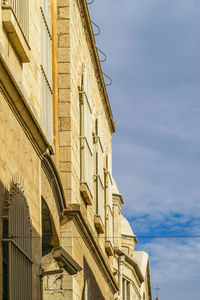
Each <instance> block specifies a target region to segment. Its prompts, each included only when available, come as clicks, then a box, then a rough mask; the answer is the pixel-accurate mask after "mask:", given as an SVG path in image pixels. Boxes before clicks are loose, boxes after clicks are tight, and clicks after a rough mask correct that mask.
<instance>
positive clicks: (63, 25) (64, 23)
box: [57, 19, 70, 34]
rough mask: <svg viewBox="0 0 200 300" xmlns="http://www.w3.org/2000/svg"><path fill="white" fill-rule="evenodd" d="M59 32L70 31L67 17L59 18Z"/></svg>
mask: <svg viewBox="0 0 200 300" xmlns="http://www.w3.org/2000/svg"><path fill="white" fill-rule="evenodd" d="M57 28H58V34H59V33H69V29H70V22H69V20H67V19H61V20H58V27H57Z"/></svg>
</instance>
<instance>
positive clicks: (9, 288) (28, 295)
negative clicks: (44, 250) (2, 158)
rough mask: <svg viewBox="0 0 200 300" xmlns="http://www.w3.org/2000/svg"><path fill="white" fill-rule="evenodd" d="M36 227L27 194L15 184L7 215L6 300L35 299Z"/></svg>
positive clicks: (4, 254) (5, 208)
mask: <svg viewBox="0 0 200 300" xmlns="http://www.w3.org/2000/svg"><path fill="white" fill-rule="evenodd" d="M31 257H32V227H31V222H30V216H29V209H28V205H27V201H26V198H25V196H24V193H23V190H22V189H21V187H20V186H19V185H18V184H17V183H13V184H12V187H11V191H10V195H9V198H8V199H7V201H6V204H5V206H4V213H3V272H4V274H3V300H8V299H9V300H27V299H29V300H31V299H32V261H31Z"/></svg>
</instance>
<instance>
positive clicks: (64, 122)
mask: <svg viewBox="0 0 200 300" xmlns="http://www.w3.org/2000/svg"><path fill="white" fill-rule="evenodd" d="M70 129H71V118H61V119H60V130H61V131H62V130H70Z"/></svg>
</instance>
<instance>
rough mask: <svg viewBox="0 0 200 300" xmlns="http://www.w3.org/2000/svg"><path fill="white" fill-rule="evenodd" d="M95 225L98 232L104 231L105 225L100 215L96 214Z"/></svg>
mask: <svg viewBox="0 0 200 300" xmlns="http://www.w3.org/2000/svg"><path fill="white" fill-rule="evenodd" d="M94 225H95V227H96V230H97V232H98V233H104V225H103V222H102V220H101V217H100V216H99V215H95V216H94Z"/></svg>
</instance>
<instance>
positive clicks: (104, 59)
mask: <svg viewBox="0 0 200 300" xmlns="http://www.w3.org/2000/svg"><path fill="white" fill-rule="evenodd" d="M96 48H97V50H98V51H99V52H100V53H101V54H102V55H103V56H104V58H103V59H102V60H100V62H104V61H106V55H105V53H104V52H103V51H102V50H100V49H99V48H98V47H96Z"/></svg>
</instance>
